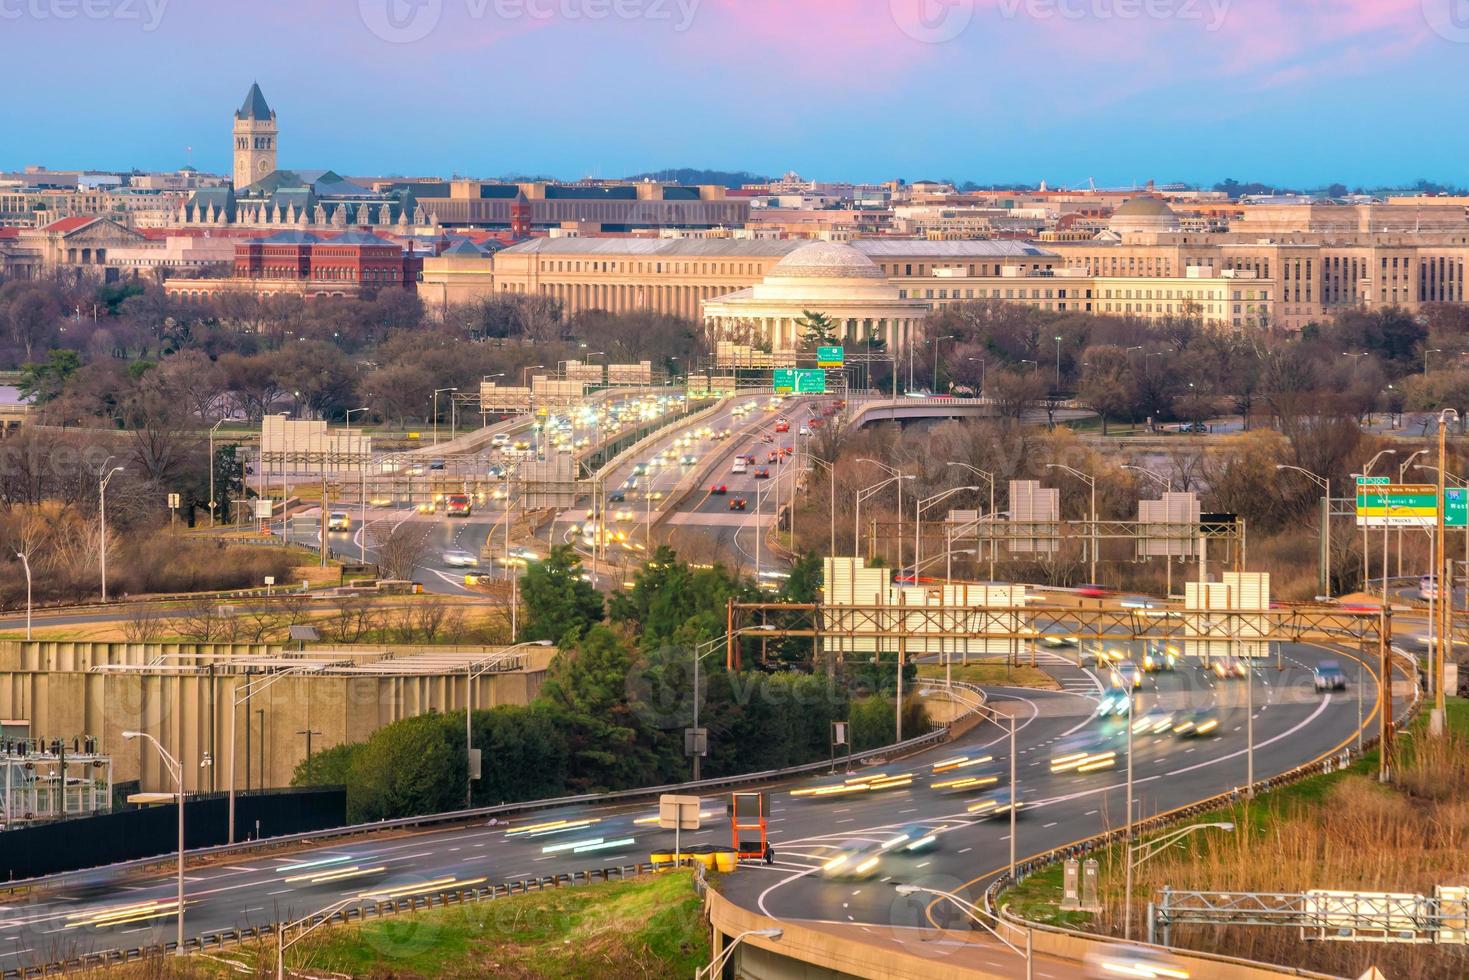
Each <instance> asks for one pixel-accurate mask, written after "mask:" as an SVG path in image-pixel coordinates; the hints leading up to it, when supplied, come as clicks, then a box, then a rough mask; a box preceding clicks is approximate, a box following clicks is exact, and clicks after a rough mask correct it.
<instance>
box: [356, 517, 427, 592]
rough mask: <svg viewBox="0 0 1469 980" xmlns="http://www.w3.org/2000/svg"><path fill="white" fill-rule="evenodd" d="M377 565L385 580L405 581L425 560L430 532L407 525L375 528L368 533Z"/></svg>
mask: <svg viewBox="0 0 1469 980" xmlns="http://www.w3.org/2000/svg"><path fill="white" fill-rule="evenodd" d="M368 535H369V537H370V538H371V542H372V549H373V550H374V551H375V552H377V563H378V565H379V566H381V567H382V570H383V572H384V573H386V575H387V577H388V578H391V579H401V580H404V581H406V580H408V579H411V578H413V571H414V569H416V568H417V567H418V566H419V564H420V563H421V562H422V561H423V560H424V559H425V558H427V557H428V553H429V539H430V532H429V528H428V527H427V526H425V525H423V524H416V523H413V522H410V521H403V522H402V523H399V524H395V525H392V526H386V525H374V526H373V527H372V528H371V529H370V530H369V532H368Z"/></svg>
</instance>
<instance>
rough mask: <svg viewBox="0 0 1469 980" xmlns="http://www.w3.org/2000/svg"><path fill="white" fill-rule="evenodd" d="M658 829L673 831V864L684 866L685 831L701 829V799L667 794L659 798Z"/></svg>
mask: <svg viewBox="0 0 1469 980" xmlns="http://www.w3.org/2000/svg"><path fill="white" fill-rule="evenodd" d="M658 827H659V829H660V830H671V831H673V864H674V866H675V867H679V866H681V865H682V864H683V837H682V834H683V832H684V831H685V830H698V829H699V798H698V797H697V796H676V795H674V794H672V793H665V794H663V795H662V796H660V797H658Z"/></svg>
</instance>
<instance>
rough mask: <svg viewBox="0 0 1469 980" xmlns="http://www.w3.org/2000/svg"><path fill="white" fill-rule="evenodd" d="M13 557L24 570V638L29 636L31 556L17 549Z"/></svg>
mask: <svg viewBox="0 0 1469 980" xmlns="http://www.w3.org/2000/svg"><path fill="white" fill-rule="evenodd" d="M15 557H17V558H19V559H20V563H21V564H22V565H24V566H25V570H26V639H27V640H29V639H30V638H31V556H30V553H29V552H25V551H17V552H16V553H15Z"/></svg>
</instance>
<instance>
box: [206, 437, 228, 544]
mask: <svg viewBox="0 0 1469 980" xmlns="http://www.w3.org/2000/svg"><path fill="white" fill-rule="evenodd" d="M221 425H224V419H220V420H219V421H218V422H215V423H214V425H212V426H210V428H209V526H210V527H211V528H213V527H214V511H215V508H216V507H217V506H218V502H217V501H216V500H215V496H214V470H215V464H214V434H215V433H216V432H218V431H219V427H220V426H221Z"/></svg>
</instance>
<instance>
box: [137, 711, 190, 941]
mask: <svg viewBox="0 0 1469 980" xmlns="http://www.w3.org/2000/svg"><path fill="white" fill-rule="evenodd" d="M122 737H123V738H125V739H127V740H128V741H129V742H131V741H132V740H133V739H135V738H142V739H146V740H147V741H149V742H151V743H152V745H153V747H154V748H155V749H157V750H158V754H159V755H160V756H162V758H163V765H164V767H165V768H167V769H168V774H169V775H170V776H172V777H173V780H174V783H175V784H176V785H177V786H178V805H179V867H178V913H179V914H178V938H177V940H176V942H175V943H174V955H176V956H183V955H184V767H183V764H182V763H181V762H179V760H177V759H175V758H174V757H173V756H172V755H170V754H169V753H168V750H167V749H165V748H164V747H163V746H162V745H161V744H159V742H158V739H156V738H154V737H153V736H152V735H149V734H148V733H147V732H123V733H122Z"/></svg>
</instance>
